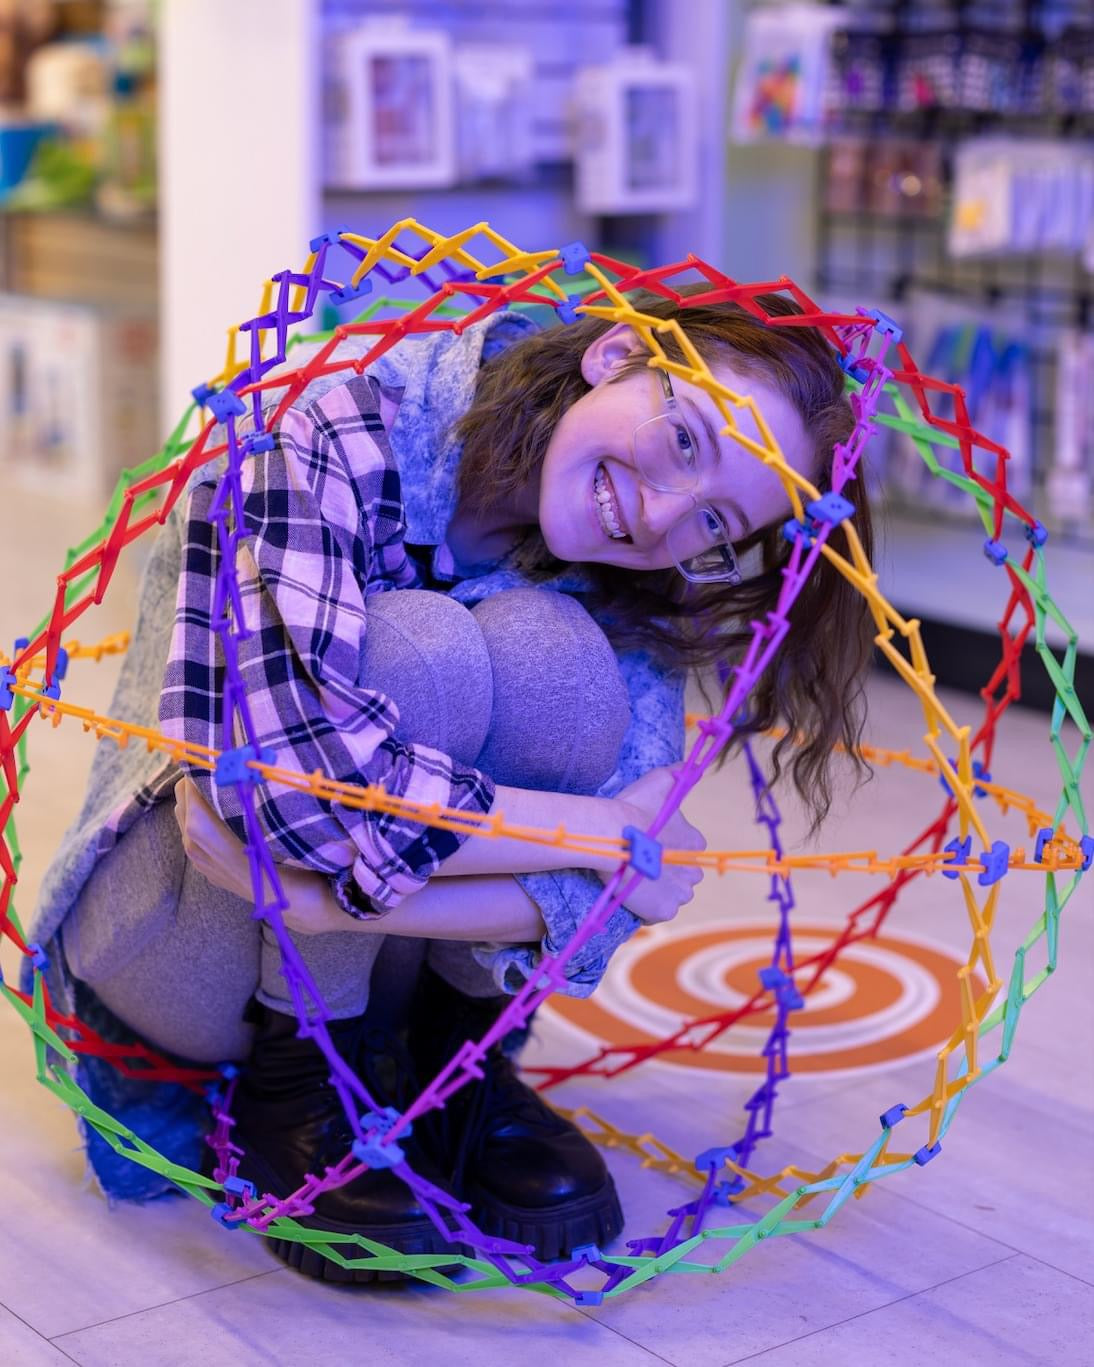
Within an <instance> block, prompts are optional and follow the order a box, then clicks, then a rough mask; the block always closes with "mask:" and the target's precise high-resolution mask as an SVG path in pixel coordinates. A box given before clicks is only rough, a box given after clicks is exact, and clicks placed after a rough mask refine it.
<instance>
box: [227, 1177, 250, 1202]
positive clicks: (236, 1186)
mask: <svg viewBox="0 0 1094 1367" xmlns="http://www.w3.org/2000/svg"><path fill="white" fill-rule="evenodd" d="M224 1190H225V1191H226V1192H227V1193H228V1195H229V1196H236V1197H238V1198H239V1199H240V1200H241V1201H253V1200H254V1198H255V1184H254V1183H253V1182H248V1181H247V1179H246V1178H245V1177H226V1178H225V1179H224Z"/></svg>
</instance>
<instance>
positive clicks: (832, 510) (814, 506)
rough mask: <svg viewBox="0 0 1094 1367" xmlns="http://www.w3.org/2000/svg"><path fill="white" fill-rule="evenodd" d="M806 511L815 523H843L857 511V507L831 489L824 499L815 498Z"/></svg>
mask: <svg viewBox="0 0 1094 1367" xmlns="http://www.w3.org/2000/svg"><path fill="white" fill-rule="evenodd" d="M805 511H806V512H807V513H808V514H809V516H810V517H811V518H812V519H813V521H814V522H833V523H835V522H843V521H844V520H845V519H846V518H849V517H850V516H851V514H852V513H853V512H854V511H855V505H854V504H853V503H851V502H850V501H849V500H848V499H846V498H844V497H843V495H842V494H837V493H836V492H835V491H834V490H832V489H829V491H828V493H826V494H825V495H824V497H823V498H815V499H814V500H813V502H812V503H809V504H807V505H806V509H805Z"/></svg>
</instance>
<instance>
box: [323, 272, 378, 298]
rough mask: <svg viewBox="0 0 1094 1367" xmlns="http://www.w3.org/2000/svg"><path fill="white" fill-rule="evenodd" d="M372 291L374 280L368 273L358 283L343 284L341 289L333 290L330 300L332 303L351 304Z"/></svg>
mask: <svg viewBox="0 0 1094 1367" xmlns="http://www.w3.org/2000/svg"><path fill="white" fill-rule="evenodd" d="M371 293H372V281H371V280H370V279H369V278H368V276H367V275H366V276H364V277H363V278H362V279H360V280H358V282H357V284H356V285H343V286H342V288H341V289H340V290H331V294H330V301H331V303H332V304H349V303H352V302H353V300H354V299H363V298H364V296H365V295H366V294H371Z"/></svg>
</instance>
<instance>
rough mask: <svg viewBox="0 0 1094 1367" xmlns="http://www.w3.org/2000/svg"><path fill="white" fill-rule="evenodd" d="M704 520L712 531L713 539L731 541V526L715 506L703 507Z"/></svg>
mask: <svg viewBox="0 0 1094 1367" xmlns="http://www.w3.org/2000/svg"><path fill="white" fill-rule="evenodd" d="M703 521H704V523H705V524H706V529H707V531H708V532H709V533H710V536H711V538H712V540H718V541H726V542H728V541H729V528H728V527H727V526H726V524H725V523H724V522H723V521H722V519H721V518H720V517H719V516H718V514H717V513H716V512H715V511H714V510H713V508H704V509H703Z"/></svg>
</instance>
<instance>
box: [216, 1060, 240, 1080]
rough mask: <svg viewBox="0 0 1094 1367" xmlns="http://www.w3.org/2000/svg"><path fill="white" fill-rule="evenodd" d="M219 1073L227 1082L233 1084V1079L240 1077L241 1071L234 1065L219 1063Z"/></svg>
mask: <svg viewBox="0 0 1094 1367" xmlns="http://www.w3.org/2000/svg"><path fill="white" fill-rule="evenodd" d="M217 1072H218V1073H219V1074H220V1076H221V1077H222V1078H223V1079H224V1081H225V1082H231V1080H232V1078H234V1077H239V1069H238V1068H237V1067H236V1065H235V1064H234V1063H218V1064H217Z"/></svg>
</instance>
